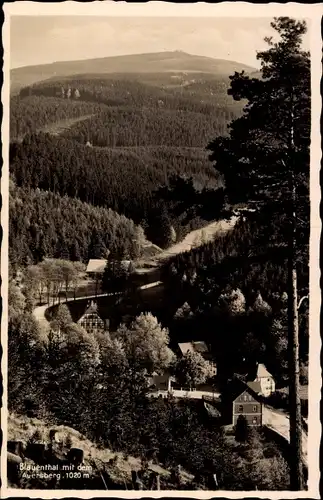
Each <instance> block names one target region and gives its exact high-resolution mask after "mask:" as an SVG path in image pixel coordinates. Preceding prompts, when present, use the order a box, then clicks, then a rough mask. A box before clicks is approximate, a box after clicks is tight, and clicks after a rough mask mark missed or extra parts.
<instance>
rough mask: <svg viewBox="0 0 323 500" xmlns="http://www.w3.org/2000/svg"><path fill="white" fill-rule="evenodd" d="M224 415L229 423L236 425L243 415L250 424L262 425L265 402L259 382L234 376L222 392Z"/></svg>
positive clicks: (225, 421) (225, 420) (226, 422)
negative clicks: (245, 380) (247, 380)
mask: <svg viewBox="0 0 323 500" xmlns="http://www.w3.org/2000/svg"><path fill="white" fill-rule="evenodd" d="M221 399H222V416H223V418H224V423H225V424H227V425H230V424H231V425H236V424H237V421H238V418H239V416H240V415H242V416H243V417H244V418H245V419H246V421H247V424H248V425H251V426H261V425H262V414H263V404H262V399H261V385H260V383H259V382H247V383H246V382H244V381H243V380H241V379H239V378H236V377H235V378H234V380H232V381H231V382H230V383H229V384H228V386H227V389H226V390H225V391H224V392H223V393H222V398H221Z"/></svg>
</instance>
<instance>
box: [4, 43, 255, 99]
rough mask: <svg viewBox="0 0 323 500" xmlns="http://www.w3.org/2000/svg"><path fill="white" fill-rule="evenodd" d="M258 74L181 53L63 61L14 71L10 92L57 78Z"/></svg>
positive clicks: (242, 65) (251, 70)
mask: <svg viewBox="0 0 323 500" xmlns="http://www.w3.org/2000/svg"><path fill="white" fill-rule="evenodd" d="M243 69H244V70H245V71H248V72H253V71H255V69H254V68H251V67H249V66H247V65H244V64H241V63H238V62H234V61H227V60H224V59H213V58H210V57H204V56H196V55H191V54H187V53H185V52H181V51H174V52H157V53H149V54H134V55H125V56H115V57H105V58H100V59H87V60H80V61H62V62H55V63H52V64H43V65H38V66H26V67H22V68H15V69H13V70H11V90H12V92H18V91H19V90H20V89H21V88H22V87H24V86H26V85H31V84H33V83H35V82H39V81H42V80H46V79H49V78H52V77H57V76H68V75H75V74H84V73H118V72H119V73H149V72H168V71H175V72H177V71H178V72H204V73H214V74H217V75H225V76H228V75H230V74H231V73H234V71H241V70H243Z"/></svg>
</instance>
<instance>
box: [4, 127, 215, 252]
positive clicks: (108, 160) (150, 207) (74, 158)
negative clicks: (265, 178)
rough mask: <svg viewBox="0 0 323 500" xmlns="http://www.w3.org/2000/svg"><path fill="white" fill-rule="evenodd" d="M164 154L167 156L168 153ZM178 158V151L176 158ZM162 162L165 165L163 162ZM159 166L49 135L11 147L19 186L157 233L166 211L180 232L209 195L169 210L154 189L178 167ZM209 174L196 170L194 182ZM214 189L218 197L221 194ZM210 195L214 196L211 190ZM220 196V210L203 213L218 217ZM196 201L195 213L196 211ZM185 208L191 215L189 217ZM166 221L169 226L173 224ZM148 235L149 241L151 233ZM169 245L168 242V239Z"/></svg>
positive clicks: (12, 166) (127, 153)
mask: <svg viewBox="0 0 323 500" xmlns="http://www.w3.org/2000/svg"><path fill="white" fill-rule="evenodd" d="M162 153H164V151H163V150H162ZM155 154H158V153H155ZM165 157H166V158H167V157H169V156H167V151H166V155H165ZM35 158H37V162H35ZM183 158H184V159H183V165H186V164H187V163H186V159H185V155H183ZM175 160H176V150H175V154H174V162H175ZM161 163H162V164H164V161H162V162H161ZM157 165H158V164H157ZM157 165H156V164H155V163H154V161H152V163H151V165H150V166H147V164H146V162H145V161H144V157H140V156H139V157H138V156H137V155H136V152H135V151H127V150H126V149H120V150H110V149H107V150H101V149H95V148H93V149H92V148H90V147H87V146H81V145H79V144H75V143H74V142H72V141H70V140H67V139H65V138H62V137H60V138H57V137H53V136H50V135H48V134H37V135H33V136H26V137H25V139H24V140H23V142H22V143H21V144H17V143H14V144H11V147H10V170H11V173H12V175H13V176H14V179H15V181H16V183H17V185H18V186H24V187H30V188H33V189H36V188H40V189H42V190H46V191H51V192H53V193H56V194H60V195H61V196H65V195H66V196H69V197H72V198H79V199H81V200H82V201H84V202H86V203H90V204H92V205H95V206H103V207H109V208H111V209H113V210H114V211H116V212H118V213H122V214H125V215H126V216H127V217H129V218H131V219H133V220H134V221H135V223H137V224H139V223H141V224H143V225H144V226H145V228H146V227H147V226H150V227H151V228H152V230H153V231H154V228H155V230H156V227H159V226H158V224H157V225H156V217H157V216H158V217H159V216H161V215H162V214H165V213H166V218H169V219H170V222H172V223H173V224H175V225H176V226H177V229H176V230H178V229H179V227H180V226H182V225H184V226H187V224H189V223H190V222H191V220H192V219H195V218H196V217H197V218H198V217H199V215H200V216H201V213H200V214H199V213H198V212H199V210H200V205H203V203H204V201H205V198H204V196H202V193H200V194H199V195H198V196H197V198H196V200H194V199H191V200H188V199H187V200H186V202H185V203H184V204H182V205H181V211H180V213H179V211H177V212H176V213H175V212H174V213H172V211H171V210H170V213H168V207H167V203H166V201H164V199H163V198H162V197H161V196H158V195H156V191H157V190H158V188H159V187H161V186H164V185H165V184H166V185H167V183H168V179H169V177H171V176H173V174H174V172H175V173H176V172H178V170H176V169H174V170H173V168H172V167H173V166H172V165H168V169H167V170H166V171H165V170H164V168H163V169H162V168H158V166H157ZM177 168H178V166H177ZM209 172H210V171H209V170H206V171H204V172H202V176H201V178H199V175H198V174H197V175H196V177H195V179H196V181H195V186H197V187H201V184H202V183H203V184H204V185H205V179H206V178H207V176H208V175H210V178H211V179H212V176H211V173H210V174H209ZM180 173H181V174H186V177H188V176H189V174H190V171H189V167H188V166H187V169H185V167H183V171H181V172H180ZM215 179H217V176H216V173H214V174H213V182H214V180H215ZM210 184H211V183H210ZM195 189H197V188H196V187H195ZM212 193H213V194H214V198H216V197H217V194H216V193H217V192H216V191H215V192H213V191H212ZM177 194H178V196H180V191H178V190H177ZM207 199H208V200H210V194H209V195H208V196H207ZM221 200H223V193H221V190H219V200H218V201H219V203H217V202H215V204H214V208H215V209H216V210H213V209H212V204H211V205H210V208H211V210H210V211H206V212H208V213H204V214H203V217H207V216H209V217H214V218H216V217H217V216H218V215H219V212H218V211H217V209H218V207H219V205H220V206H221V203H222V201H221ZM195 204H196V207H195V208H196V210H197V213H194V210H192V209H194V205H195ZM203 206H204V205H203ZM186 210H189V211H190V213H191V214H192V215H191V216H190V217H191V219H190V218H189V217H187V213H186ZM167 224H168V227H169V226H170V223H167ZM77 232H78V227H77V225H76V227H75V231H73V235H75V237H77ZM148 237H149V239H150V236H148ZM156 243H157V241H156ZM159 243H160V242H158V243H157V244H159ZM165 245H166V246H167V242H165V244H164V246H165Z"/></svg>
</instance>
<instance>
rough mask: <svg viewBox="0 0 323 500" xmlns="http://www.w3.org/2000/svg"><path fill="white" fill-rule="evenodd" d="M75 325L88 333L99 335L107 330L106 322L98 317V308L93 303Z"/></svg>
mask: <svg viewBox="0 0 323 500" xmlns="http://www.w3.org/2000/svg"><path fill="white" fill-rule="evenodd" d="M77 323H78V325H80V326H81V327H82V328H84V330H86V331H87V332H88V333H100V332H104V331H105V330H107V328H108V322H107V321H103V319H102V318H101V317H100V316H99V314H98V306H97V304H95V303H94V302H93V301H92V302H91V304H90V306H89V307H88V308H87V309H86V311H85V313H84V314H83V316H82V317H81V318H80V319H79V320H78V322H77Z"/></svg>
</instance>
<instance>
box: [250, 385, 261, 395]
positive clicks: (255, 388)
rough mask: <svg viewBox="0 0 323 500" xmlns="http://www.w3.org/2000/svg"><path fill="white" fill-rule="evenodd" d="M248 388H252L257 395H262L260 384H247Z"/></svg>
mask: <svg viewBox="0 0 323 500" xmlns="http://www.w3.org/2000/svg"><path fill="white" fill-rule="evenodd" d="M247 386H248V387H250V389H251V390H252V391H253V392H254V393H255V394H261V385H260V382H247Z"/></svg>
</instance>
